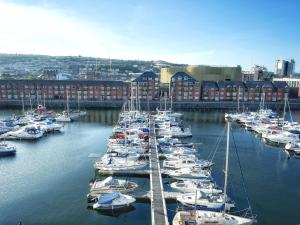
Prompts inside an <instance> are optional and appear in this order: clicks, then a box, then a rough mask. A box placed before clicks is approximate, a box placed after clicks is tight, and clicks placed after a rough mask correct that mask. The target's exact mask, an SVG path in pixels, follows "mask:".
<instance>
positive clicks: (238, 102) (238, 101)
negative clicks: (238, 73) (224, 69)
mask: <svg viewBox="0 0 300 225" xmlns="http://www.w3.org/2000/svg"><path fill="white" fill-rule="evenodd" d="M237 110H238V113H239V112H240V87H239V89H238V94H237Z"/></svg>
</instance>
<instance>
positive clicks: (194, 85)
mask: <svg viewBox="0 0 300 225" xmlns="http://www.w3.org/2000/svg"><path fill="white" fill-rule="evenodd" d="M200 90H201V84H200V81H197V80H196V79H194V78H193V77H191V76H190V75H189V74H187V73H185V72H177V73H175V74H174V75H173V76H172V78H171V82H170V85H169V93H170V96H171V98H173V99H174V100H176V101H199V100H200Z"/></svg>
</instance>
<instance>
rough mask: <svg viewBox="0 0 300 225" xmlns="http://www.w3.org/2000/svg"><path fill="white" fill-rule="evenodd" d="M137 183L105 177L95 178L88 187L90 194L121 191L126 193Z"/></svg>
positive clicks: (135, 186)
mask: <svg viewBox="0 0 300 225" xmlns="http://www.w3.org/2000/svg"><path fill="white" fill-rule="evenodd" d="M137 187H138V185H137V184H136V183H134V182H131V181H128V180H121V179H115V178H113V177H107V178H105V179H104V180H96V181H95V182H94V183H93V184H92V186H91V189H90V195H98V194H103V193H111V192H121V193H128V192H131V191H133V190H134V189H136V188H137Z"/></svg>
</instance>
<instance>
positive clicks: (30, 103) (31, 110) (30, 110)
mask: <svg viewBox="0 0 300 225" xmlns="http://www.w3.org/2000/svg"><path fill="white" fill-rule="evenodd" d="M29 103H30V111H32V102H31V94H30V95H29Z"/></svg>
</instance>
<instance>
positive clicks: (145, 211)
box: [0, 110, 300, 224]
mask: <svg viewBox="0 0 300 225" xmlns="http://www.w3.org/2000/svg"><path fill="white" fill-rule="evenodd" d="M14 112H15V113H18V112H17V111H14ZM11 114H12V111H3V113H2V114H1V115H2V116H3V117H5V115H11ZM118 116H119V111H116V110H99V111H89V112H88V116H87V117H86V118H83V119H81V120H80V121H77V122H74V123H69V124H66V125H65V129H66V132H64V133H63V134H62V135H49V136H47V137H45V138H43V139H41V140H38V141H37V142H35V143H31V142H12V141H9V143H13V144H14V145H16V146H17V148H18V152H17V155H16V156H15V157H14V158H1V159H0V162H1V163H0V166H1V170H0V171H1V177H3V179H5V185H1V187H0V188H1V195H3V196H2V197H3V199H4V200H3V202H1V206H0V212H1V215H6V216H5V217H3V218H0V220H1V221H0V224H2V223H3V224H16V223H18V222H19V221H20V220H21V221H22V222H23V223H24V224H39V221H45V224H53V221H54V223H55V224H66V223H67V224H69V223H73V224H82V223H89V224H99V221H100V220H101V222H103V221H105V223H107V224H120V223H122V224H130V223H132V222H133V221H134V222H135V223H138V222H139V221H140V222H142V223H144V224H151V207H150V205H149V203H142V202H143V201H144V200H145V201H147V198H149V197H148V196H151V194H150V193H149V192H147V190H150V185H151V184H150V182H149V178H147V176H146V177H140V176H137V177H134V178H133V177H131V178H130V180H133V181H134V182H136V183H138V184H139V186H140V188H141V189H143V190H140V191H139V193H140V195H139V196H136V198H137V199H138V198H139V197H140V201H137V202H136V203H134V204H133V206H134V210H132V211H130V212H128V213H123V214H120V215H118V216H117V217H116V215H114V216H113V217H111V216H107V215H103V214H100V213H98V212H96V211H93V210H90V209H87V208H86V194H87V193H88V189H89V187H88V183H89V181H90V179H91V178H92V177H94V175H95V174H94V173H93V169H92V167H93V161H94V158H90V157H88V156H89V155H90V154H93V153H95V154H100V155H101V154H104V153H105V151H106V142H107V138H108V137H109V136H110V135H111V130H112V126H113V125H115V124H116V123H117V121H118ZM299 116H300V114H298V113H297V112H296V113H294V118H295V120H296V121H297V120H298V118H299ZM183 119H184V123H185V124H186V125H191V130H192V132H193V137H192V138H190V139H188V140H189V141H193V142H195V143H199V142H201V144H199V146H198V147H197V149H198V152H197V155H198V154H201V156H200V157H201V158H208V157H209V155H210V153H211V152H212V149H213V148H214V147H215V146H214V145H215V142H216V140H217V138H218V136H220V131H222V130H223V129H224V126H225V120H224V113H220V112H213V113H207V112H184V117H183ZM233 133H234V135H236V144H237V146H238V148H239V149H241V151H240V154H241V155H240V156H241V161H242V164H243V167H244V168H245V170H244V172H245V177H247V178H248V179H247V186H248V191H249V196H250V200H251V203H252V207H253V211H254V213H255V214H257V215H258V224H295V223H296V221H297V220H299V218H297V213H296V212H297V210H298V209H297V204H296V203H297V202H298V200H299V193H298V194H297V191H295V190H297V188H298V186H299V184H298V183H297V180H296V179H295V177H296V175H297V171H299V160H297V159H296V158H294V157H291V156H289V155H287V153H286V152H284V151H283V150H282V149H281V148H277V147H272V146H269V145H265V144H264V143H263V142H261V140H260V139H257V138H255V137H254V135H253V133H250V132H248V131H246V130H244V129H241V128H240V127H239V126H238V125H234V124H233ZM100 137H101V138H100ZM70 140H72V142H74V145H72V146H70V145H69V141H70ZM225 142H226V141H225V139H224V140H222V141H221V144H222V143H223V145H224V143H225ZM58 143H59V144H58ZM33 146H34V148H33ZM54 146H55V148H54ZM219 153H220V154H218V155H217V156H216V158H215V165H214V168H215V167H216V168H217V169H216V170H213V177H214V179H215V180H216V182H217V183H219V184H222V179H223V178H222V177H223V174H222V173H221V172H220V171H221V170H219V168H221V167H222V165H223V159H224V153H223V150H220V151H219ZM58 156H60V157H58ZM24 157H25V158H24ZM26 162H32V163H28V164H27V163H26ZM236 166H237V165H232V167H233V169H232V170H233V171H232V173H235V170H236V169H237V168H236ZM297 169H298V170H297ZM218 171H219V172H218ZM258 171H259V173H258ZM127 172H128V171H127ZM144 172H145V171H144ZM12 173H13V174H14V176H9V177H8V174H10V175H11V174H12ZM54 175H55V176H54ZM124 175H125V174H124ZM127 175H128V174H127ZM148 176H149V175H148ZM28 177H31V178H32V179H30V183H29V181H28ZM266 180H267V181H268V182H266ZM232 182H233V183H239V181H238V180H232ZM25 184H26V185H25ZM163 186H164V189H165V192H164V195H165V196H164V197H165V198H166V200H167V199H169V200H171V201H169V200H167V201H166V209H167V214H168V220H169V222H170V223H171V222H172V219H173V217H174V214H175V212H176V208H177V206H178V205H177V203H176V202H174V201H172V197H173V199H174V196H172V194H168V193H171V192H170V187H169V183H168V182H167V181H165V182H163ZM12 187H14V189H13V188H12ZM235 188H236V187H235ZM11 190H14V191H13V192H12V191H11ZM24 190H25V192H24ZM26 190H27V191H26ZM32 190H34V191H32ZM240 192H241V190H239V188H238V189H237V190H236V189H232V187H231V186H230V185H229V194H230V196H231V197H232V198H234V200H235V201H236V202H237V204H238V205H243V204H244V202H243V197H242V193H240ZM282 192H284V193H285V195H286V198H282V197H281V196H280V193H282ZM142 193H144V194H142ZM20 201H22V202H23V204H25V205H26V206H22V205H21V206H20ZM148 202H149V200H148ZM275 203H276V204H275ZM277 204H280V205H285V204H290V205H293V206H295V207H293V209H291V208H289V210H285V209H284V208H280V211H279V209H278V207H276V205H277ZM26 208H30V209H31V210H26ZM293 210H295V211H293ZM71 212H72V216H71V215H70V214H71ZM75 212H76V213H75ZM275 212H277V213H278V215H276V214H275ZM283 212H284V213H285V215H290V216H284V217H281V216H280V213H283ZM56 214H59V215H64V216H63V218H61V219H60V220H59V221H58V219H56V217H55V215H56ZM68 214H69V215H70V216H67V215H68ZM76 215H78V217H77V216H76ZM281 215H282V214H281ZM76 217H77V218H81V221H79V220H78V219H76ZM146 219H147V220H146Z"/></svg>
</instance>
